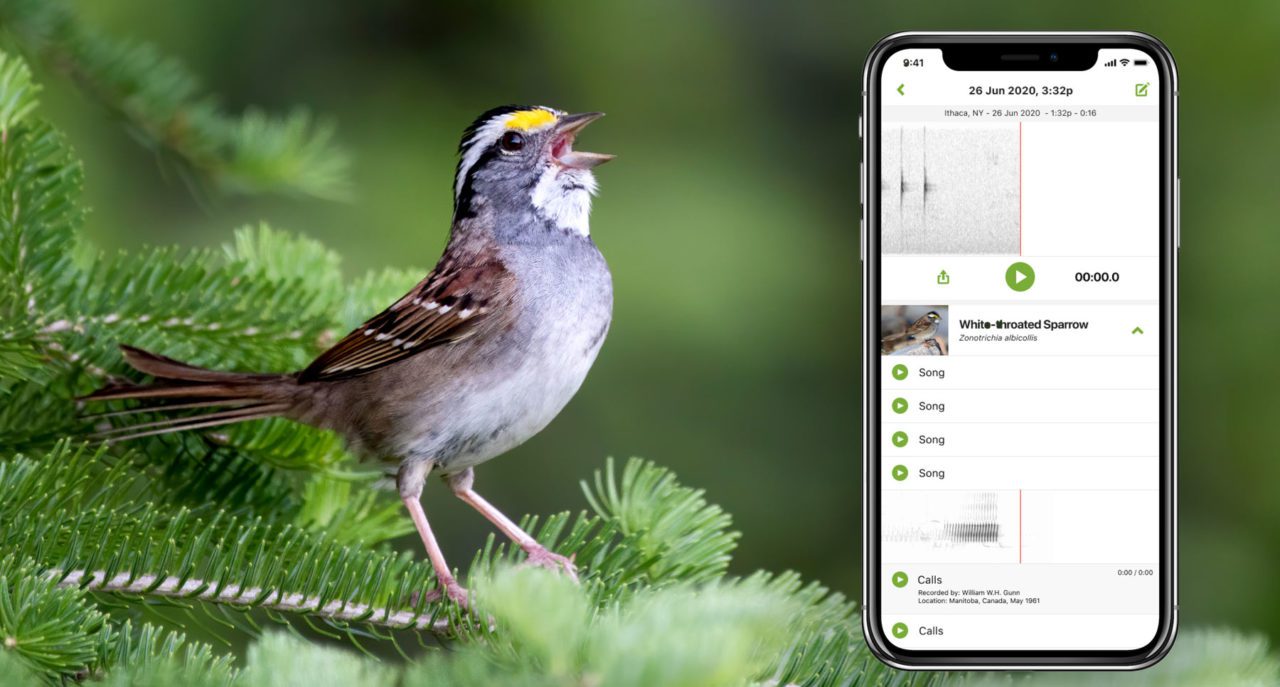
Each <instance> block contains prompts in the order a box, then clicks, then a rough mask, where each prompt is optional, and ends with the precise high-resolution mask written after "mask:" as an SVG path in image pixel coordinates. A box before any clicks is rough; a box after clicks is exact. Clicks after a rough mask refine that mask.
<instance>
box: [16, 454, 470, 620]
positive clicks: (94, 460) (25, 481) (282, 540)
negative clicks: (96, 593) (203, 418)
mask: <svg viewBox="0 0 1280 687" xmlns="http://www.w3.org/2000/svg"><path fill="white" fill-rule="evenodd" d="M102 456H103V454H102V451H101V449H99V451H97V452H89V451H86V450H84V449H83V448H81V449H74V450H73V449H72V448H71V447H70V445H69V444H67V443H65V442H64V443H63V444H61V445H60V446H58V447H57V448H56V449H54V450H53V451H52V452H50V453H49V454H48V455H46V456H45V457H44V458H43V459H42V460H40V461H38V462H37V461H34V460H31V459H28V458H22V457H19V458H16V459H14V460H12V461H10V462H8V463H0V493H3V494H5V495H6V499H5V500H4V501H3V502H0V547H3V549H4V550H6V551H10V552H13V553H14V554H15V555H22V556H25V557H28V558H30V559H31V560H34V561H36V562H37V563H38V564H40V565H41V566H42V567H43V570H44V575H45V576H46V577H47V578H48V579H52V580H54V581H55V582H57V583H58V584H60V585H68V586H77V587H82V588H85V589H100V590H101V591H104V592H110V593H114V594H118V595H123V596H129V595H141V596H147V597H151V596H157V597H163V598H173V599H183V600H188V601H207V602H210V603H215V604H219V605H225V606H228V607H232V608H235V609H238V610H249V609H253V608H264V609H266V610H270V611H280V612H286V613H292V614H297V615H307V616H312V617H316V618H319V619H323V620H325V621H327V622H330V623H333V624H337V625H339V626H342V625H344V624H350V625H352V626H357V625H359V626H385V627H390V628H394V629H403V628H431V629H433V630H434V629H437V628H438V627H443V624H441V625H437V621H438V620H444V622H445V623H447V622H449V621H451V620H452V621H456V620H457V619H458V616H457V612H456V609H445V608H444V607H443V606H442V605H441V604H438V603H433V602H431V601H429V600H430V599H437V598H438V597H439V594H438V592H437V590H436V579H435V575H434V573H433V572H432V571H431V569H430V567H429V566H425V565H422V564H420V563H416V562H413V561H412V560H411V559H410V558H409V557H407V556H404V555H391V554H387V553H377V552H374V551H370V550H367V549H362V548H359V547H350V546H342V545H339V544H337V543H336V542H333V541H331V540H328V539H326V538H325V537H323V536H322V535H320V534H317V533H311V532H307V531H304V530H302V529H300V528H298V527H296V526H294V525H290V524H281V523H275V522H272V521H271V520H270V519H264V518H260V517H259V518H252V519H246V518H238V517H236V516H234V515H231V514H229V513H227V512H226V511H224V510H221V509H218V508H214V507H207V508H203V509H200V510H191V509H186V508H178V509H176V510H174V509H172V508H167V507H165V506H163V505H162V504H157V503H154V502H147V501H145V500H142V499H140V498H139V496H140V495H141V494H144V493H145V492H146V488H147V485H146V483H145V482H144V481H143V480H141V479H140V478H139V475H138V473H136V472H134V471H132V470H131V469H130V467H131V464H130V463H129V462H128V461H119V462H116V463H115V464H114V465H110V466H109V467H104V463H103V461H102ZM53 571H59V572H53ZM413 599H416V601H414V600H413ZM344 629H346V628H344Z"/></svg>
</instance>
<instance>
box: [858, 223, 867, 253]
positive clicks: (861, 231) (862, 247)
mask: <svg viewBox="0 0 1280 687" xmlns="http://www.w3.org/2000/svg"><path fill="white" fill-rule="evenodd" d="M858 259H859V260H861V261H862V262H866V261H867V221H866V220H865V219H862V218H858Z"/></svg>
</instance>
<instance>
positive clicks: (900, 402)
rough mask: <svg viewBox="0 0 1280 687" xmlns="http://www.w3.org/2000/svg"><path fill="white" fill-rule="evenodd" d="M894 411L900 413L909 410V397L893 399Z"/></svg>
mask: <svg viewBox="0 0 1280 687" xmlns="http://www.w3.org/2000/svg"><path fill="white" fill-rule="evenodd" d="M893 412H895V413H897V414H899V415H901V414H903V413H905V412H907V399H905V398H895V399H893Z"/></svg>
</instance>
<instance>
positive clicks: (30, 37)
mask: <svg viewBox="0 0 1280 687" xmlns="http://www.w3.org/2000/svg"><path fill="white" fill-rule="evenodd" d="M0 27H3V28H4V30H5V33H6V36H5V37H6V38H7V42H8V43H9V45H10V46H11V47H15V48H18V49H20V50H21V51H22V52H23V53H25V54H26V55H27V56H28V57H29V58H31V59H33V60H37V61H39V62H42V63H44V64H45V65H46V66H47V67H48V68H50V69H52V70H55V71H58V72H61V73H63V74H65V75H66V76H68V77H69V78H71V79H72V80H73V81H74V82H75V83H76V85H78V86H79V87H80V88H81V90H83V91H84V92H85V94H86V95H87V96H89V97H91V98H93V99H94V100H96V101H98V102H99V103H100V104H101V105H103V106H104V107H106V108H107V109H108V110H109V111H111V112H112V113H114V114H116V115H117V116H119V117H120V118H121V119H122V120H124V121H125V122H126V123H127V124H128V125H129V129H130V131H131V132H132V133H133V134H134V136H135V137H136V138H137V139H138V140H139V141H141V142H142V143H143V144H144V145H145V146H147V147H148V148H151V149H154V150H156V151H157V152H161V151H163V152H167V153H168V154H170V155H171V156H172V158H173V159H174V160H175V161H176V162H178V163H179V164H180V165H181V166H180V169H182V170H190V171H194V172H197V173H199V174H200V175H203V176H204V177H206V178H208V179H209V180H211V181H213V182H214V183H215V184H217V185H218V186H219V187H220V188H223V189H225V190H228V191H233V192H241V193H264V192H269V193H287V194H297V195H306V196H311V197H315V198H326V199H339V198H344V197H346V196H347V195H348V194H349V190H348V185H347V179H346V175H347V168H348V166H349V161H348V158H347V155H346V154H345V153H344V152H343V151H342V150H341V149H339V148H338V147H337V146H336V145H335V144H334V142H333V134H334V130H333V126H332V125H331V124H329V123H327V122H320V123H317V122H316V121H315V119H314V117H312V115H311V114H310V113H308V112H307V111H305V110H302V109H298V110H295V111H294V112H292V113H290V114H288V115H285V116H271V115H267V114H265V113H263V112H261V111H260V110H256V109H249V110H247V111H246V112H245V113H244V114H243V115H241V116H240V117H235V116H232V115H229V114H227V113H226V112H224V111H223V109H222V107H221V106H220V105H219V104H218V101H217V99H216V98H214V97H213V96H211V95H208V94H206V93H204V92H203V89H202V87H201V86H200V83H199V81H198V79H196V78H195V76H194V75H192V74H191V73H190V72H189V71H187V69H186V67H184V66H183V65H182V64H181V63H180V62H178V61H177V60H175V59H173V58H170V57H167V56H164V55H162V54H160V52H159V51H157V50H156V49H155V48H154V47H152V46H150V45H147V44H144V43H136V42H132V41H127V40H118V39H115V38H111V37H108V36H106V35H104V34H102V33H101V32H99V31H96V30H94V29H92V28H90V27H88V26H85V25H84V24H83V23H81V22H80V21H79V20H78V18H77V17H76V16H75V14H74V13H73V12H72V11H71V9H70V8H69V7H68V6H67V5H66V4H65V3H64V2H62V1H61V0H3V1H2V2H0ZM5 81H7V79H6V76H5V75H4V74H3V73H0V82H5ZM18 85H21V84H18ZM0 86H5V87H6V92H7V93H10V94H14V95H18V96H21V95H22V91H21V89H19V88H8V87H7V84H6V83H0ZM15 105H16V106H15ZM24 107H25V109H26V110H28V111H29V110H30V107H31V106H30V105H26V106H23V105H21V103H13V102H11V103H0V128H4V124H5V121H6V118H7V117H8V116H10V115H15V116H19V117H20V116H21V115H22V114H23V113H24V109H23V108H24Z"/></svg>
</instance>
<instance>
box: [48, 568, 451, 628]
mask: <svg viewBox="0 0 1280 687" xmlns="http://www.w3.org/2000/svg"><path fill="white" fill-rule="evenodd" d="M45 574H46V575H47V576H49V577H50V578H51V579H54V580H57V583H58V586H60V587H66V588H76V589H83V590H85V591H91V592H108V593H113V594H129V595H139V596H155V597H164V598H170V599H182V600H184V601H204V602H207V603H215V604H229V605H232V606H253V607H256V608H262V609H265V610H269V611H280V612H284V613H299V614H306V615H309V616H313V617H316V618H322V619H325V620H333V621H338V622H343V623H364V624H369V625H379V626H382V627H386V628H389V629H393V630H422V631H427V632H432V633H434V634H438V635H441V636H448V635H451V634H452V632H451V631H450V621H449V619H448V618H440V617H437V616H436V615H434V614H427V615H423V614H422V613H420V612H417V611H413V610H400V611H391V610H389V609H387V608H376V607H374V606H373V605H371V604H367V603H358V602H348V601H346V600H344V599H333V600H327V599H326V598H325V597H323V596H319V595H313V596H304V595H302V594H298V593H284V592H282V591H271V590H264V589H262V588H260V587H241V586H240V585H238V584H234V583H233V584H227V585H225V586H222V587H219V586H218V585H216V584H214V583H212V582H209V581H206V580H200V579H194V578H187V579H183V578H181V577H178V576H175V575H170V576H167V577H156V576H155V575H146V574H144V575H138V576H136V577H135V576H133V575H132V574H130V573H127V572H122V573H117V574H116V575H115V576H114V577H111V578H110V579H108V577H107V573H106V571H104V570H95V571H93V572H90V573H86V572H85V571H83V570H71V571H66V572H64V571H61V570H56V569H54V570H50V571H48V572H47V573H45Z"/></svg>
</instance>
